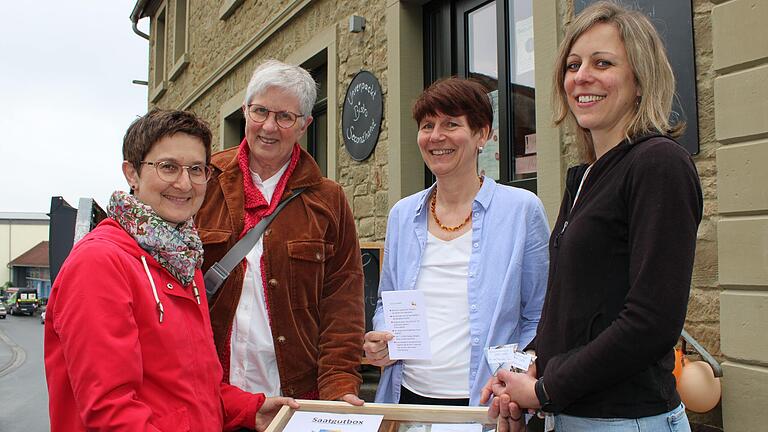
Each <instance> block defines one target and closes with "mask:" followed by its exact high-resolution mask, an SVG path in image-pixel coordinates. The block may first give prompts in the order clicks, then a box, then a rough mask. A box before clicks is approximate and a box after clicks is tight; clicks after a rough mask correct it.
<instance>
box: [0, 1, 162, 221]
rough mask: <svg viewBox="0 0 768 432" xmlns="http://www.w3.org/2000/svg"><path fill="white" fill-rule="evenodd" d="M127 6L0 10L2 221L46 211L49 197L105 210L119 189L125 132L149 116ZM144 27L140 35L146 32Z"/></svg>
mask: <svg viewBox="0 0 768 432" xmlns="http://www.w3.org/2000/svg"><path fill="white" fill-rule="evenodd" d="M135 3H136V1H135V0H109V1H103V0H89V1H86V0H67V1H62V0H40V1H36V2H33V3H29V2H17V1H14V2H3V6H2V16H3V20H2V25H0V212H9V211H20V212H48V211H49V210H50V202H51V197H52V196H57V195H60V196H63V197H64V199H65V200H66V201H67V202H69V204H70V205H72V206H73V207H77V203H78V200H79V199H80V198H81V197H92V198H95V199H96V201H97V202H98V203H99V204H100V205H101V206H102V207H105V206H106V203H107V200H108V198H109V195H110V194H111V193H112V191H114V190H115V189H123V190H125V189H126V187H125V180H124V179H123V176H122V173H121V170H120V163H121V161H122V156H121V146H122V137H123V134H124V133H125V129H126V128H127V127H128V125H129V124H130V123H131V122H132V121H133V120H134V119H135V118H136V117H137V116H139V115H142V114H144V113H145V112H146V110H147V88H146V86H141V85H135V84H132V83H131V81H132V80H134V79H139V80H144V81H145V80H146V79H147V62H148V52H149V49H148V41H147V40H146V39H143V38H141V37H139V36H138V35H136V34H135V33H134V32H133V31H132V30H131V21H130V19H129V16H130V14H131V10H132V9H133V6H134V4H135ZM148 21H149V20H148V19H144V20H142V21H141V22H140V23H139V28H140V29H142V30H143V31H144V32H148V30H149V29H148Z"/></svg>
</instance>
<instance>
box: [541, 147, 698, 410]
mask: <svg viewBox="0 0 768 432" xmlns="http://www.w3.org/2000/svg"><path fill="white" fill-rule="evenodd" d="M585 170H586V165H581V166H577V167H573V168H571V169H569V171H568V178H567V191H566V193H565V197H564V198H563V202H562V206H561V208H560V214H559V216H558V219H557V224H556V225H555V228H554V231H553V234H552V237H551V238H550V274H549V282H548V290H547V295H546V299H545V302H544V310H543V312H542V316H541V321H540V323H539V327H538V331H537V336H536V339H535V341H534V343H533V344H534V346H535V348H536V354H537V356H538V359H537V370H538V373H539V375H540V376H543V377H544V385H545V388H546V391H547V393H548V394H549V397H550V399H551V400H552V402H553V403H554V406H555V407H560V409H561V410H562V411H563V412H564V413H566V414H570V415H575V416H582V417H600V418H611V417H623V418H638V417H645V416H649V415H655V414H661V413H663V412H667V411H670V410H671V409H673V408H675V407H677V406H678V405H679V404H680V398H679V396H678V394H677V392H676V390H675V379H674V377H673V375H672V369H673V367H674V354H673V351H672V349H673V347H674V345H675V343H676V342H677V339H678V338H679V337H680V331H681V330H682V327H683V323H684V321H685V314H686V309H687V304H688V295H689V290H690V282H691V272H692V269H693V258H694V250H695V247H696V231H697V229H698V225H699V222H700V221H701V216H702V194H701V186H700V184H699V178H698V174H697V172H696V167H695V165H694V163H693V160H692V159H691V157H690V156H689V155H688V153H686V151H685V150H684V149H683V148H682V147H681V146H679V145H678V144H676V143H675V142H674V141H672V140H671V139H669V138H667V137H664V136H658V135H656V136H648V137H644V138H638V139H636V140H635V141H634V142H629V141H624V142H622V143H620V144H619V145H618V146H616V147H614V148H613V149H611V150H610V151H608V152H607V153H606V154H604V155H603V156H602V157H601V158H600V159H599V160H597V161H596V162H595V163H594V165H593V166H592V168H591V170H590V172H589V174H588V176H587V178H586V180H585V181H584V185H583V186H582V190H581V193H580V195H579V198H578V200H577V202H576V204H575V205H574V206H573V208H571V205H572V202H573V198H574V196H575V194H576V190H577V189H578V186H579V182H580V181H581V178H582V177H583V175H584V171H585Z"/></svg>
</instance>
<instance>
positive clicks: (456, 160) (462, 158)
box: [417, 113, 488, 178]
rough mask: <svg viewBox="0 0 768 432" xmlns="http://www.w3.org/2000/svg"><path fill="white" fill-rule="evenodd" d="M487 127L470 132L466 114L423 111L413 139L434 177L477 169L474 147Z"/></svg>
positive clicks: (485, 137) (482, 141) (485, 133)
mask: <svg viewBox="0 0 768 432" xmlns="http://www.w3.org/2000/svg"><path fill="white" fill-rule="evenodd" d="M487 136H488V128H483V129H482V130H480V131H478V132H473V131H472V129H471V128H470V127H469V124H468V122H467V116H464V115H463V116H458V117H457V116H449V115H445V114H440V113H438V114H436V115H427V116H425V117H424V118H423V119H422V120H421V122H420V123H419V133H418V138H417V141H418V143H419V150H420V151H421V157H422V158H423V159H424V163H426V164H427V166H428V167H429V169H430V170H431V171H432V173H434V174H435V176H436V177H438V178H439V177H441V176H445V175H451V174H457V175H463V174H467V173H468V172H472V173H475V174H476V173H477V153H478V148H479V147H480V146H482V145H483V143H485V141H486V139H487Z"/></svg>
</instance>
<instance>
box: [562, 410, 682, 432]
mask: <svg viewBox="0 0 768 432" xmlns="http://www.w3.org/2000/svg"><path fill="white" fill-rule="evenodd" d="M582 431H589V432H691V425H690V424H689V423H688V416H687V415H686V414H685V407H684V406H683V404H680V406H678V407H677V408H675V409H673V410H672V411H670V412H668V413H664V414H659V415H655V416H649V417H641V418H637V419H625V418H589V417H574V416H569V415H565V414H558V415H556V416H555V432H582Z"/></svg>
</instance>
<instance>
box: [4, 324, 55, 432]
mask: <svg viewBox="0 0 768 432" xmlns="http://www.w3.org/2000/svg"><path fill="white" fill-rule="evenodd" d="M48 430H50V426H49V422H48V389H47V387H46V384H45V367H44V363H43V326H42V325H41V324H40V317H39V316H38V315H35V316H32V317H29V316H11V315H8V317H7V318H6V319H4V320H0V431H2V432H38V431H40V432H44V431H48Z"/></svg>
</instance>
